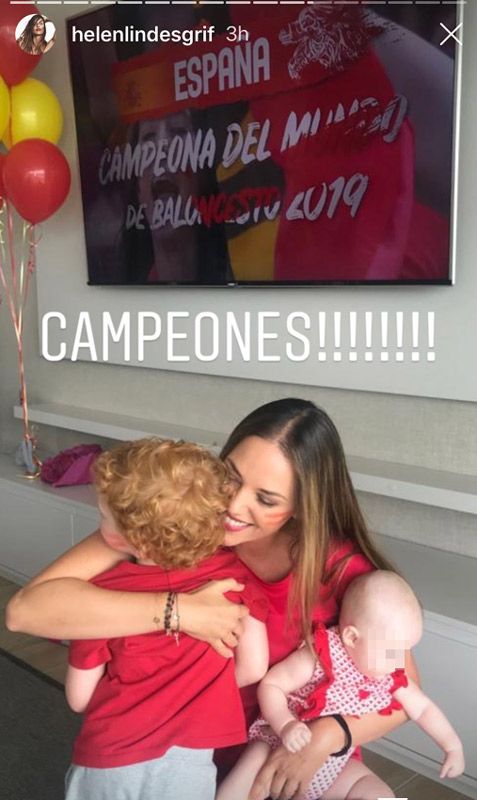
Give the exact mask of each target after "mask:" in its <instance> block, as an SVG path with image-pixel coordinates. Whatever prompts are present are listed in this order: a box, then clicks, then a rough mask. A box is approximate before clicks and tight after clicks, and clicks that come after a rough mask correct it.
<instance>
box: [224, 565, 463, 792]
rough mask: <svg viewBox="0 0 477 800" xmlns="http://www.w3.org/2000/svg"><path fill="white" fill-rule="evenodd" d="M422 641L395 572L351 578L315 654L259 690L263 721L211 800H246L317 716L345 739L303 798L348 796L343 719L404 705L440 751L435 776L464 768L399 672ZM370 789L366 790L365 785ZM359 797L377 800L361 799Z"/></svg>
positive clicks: (439, 722)
mask: <svg viewBox="0 0 477 800" xmlns="http://www.w3.org/2000/svg"><path fill="white" fill-rule="evenodd" d="M421 636H422V612H421V608H420V605H419V603H418V600H417V598H416V597H415V595H414V593H413V592H412V590H411V588H410V587H409V586H408V584H407V583H406V582H405V581H404V580H403V579H402V578H400V577H399V576H398V575H396V574H395V573H393V572H386V571H384V570H376V571H375V572H371V573H369V574H366V575H362V576H360V577H358V578H356V579H355V580H354V581H353V582H352V583H351V584H350V586H349V588H348V590H347V592H346V594H345V596H344V599H343V603H342V606H341V612H340V618H339V624H338V626H336V627H333V628H330V629H328V630H326V629H325V628H324V627H323V626H319V627H317V628H316V630H315V633H314V649H312V648H311V647H309V646H307V645H305V644H304V645H302V646H301V647H300V648H299V649H298V650H296V651H295V652H293V653H292V654H291V655H290V656H288V658H286V659H284V661H281V662H280V663H279V664H276V665H275V666H273V667H272V668H271V669H270V671H269V672H268V673H267V675H266V676H265V678H264V679H263V681H262V682H261V684H260V686H259V688H258V699H259V703H260V709H261V711H262V714H263V719H258V720H256V721H255V722H254V723H253V725H252V726H251V728H250V730H249V741H250V743H249V745H248V746H247V748H246V750H245V752H244V754H243V755H242V756H241V758H240V759H239V761H238V762H237V764H236V765H235V767H234V768H233V770H232V771H231V772H230V773H229V775H228V776H227V777H226V778H225V780H224V781H223V783H222V784H221V786H220V789H219V791H218V794H217V798H216V800H244V798H246V797H247V796H248V794H249V791H250V789H251V787H252V784H253V782H254V779H255V777H256V775H257V773H258V771H259V770H260V768H261V767H262V765H263V764H264V762H265V761H266V759H267V757H268V755H269V753H270V749H275V748H276V747H278V745H279V744H280V743H283V745H284V746H285V747H286V748H287V749H288V750H289V751H290V752H292V753H296V752H298V751H299V750H301V749H302V748H303V747H305V746H306V745H307V744H308V743H309V742H310V740H311V732H310V729H309V728H308V726H307V725H306V722H307V721H311V720H313V719H315V718H316V717H318V716H325V715H337V716H338V719H337V721H338V722H339V723H340V724H342V726H343V729H344V731H345V733H346V736H347V742H346V744H345V747H344V748H343V750H342V751H340V752H339V753H338V754H333V755H332V756H330V757H329V758H328V759H327V761H325V763H324V764H323V766H322V767H321V769H320V770H319V771H318V772H317V773H316V774H315V775H314V777H313V780H312V782H311V784H310V786H309V788H308V791H307V794H306V800H318V798H322V797H323V798H326V792H327V790H328V789H329V787H330V786H331V785H332V784H333V796H334V797H337V796H341V794H340V791H341V790H342V791H343V797H345V796H347V794H348V792H349V791H350V788H351V787H350V786H349V785H348V784H346V783H345V779H344V776H342V778H341V783H342V786H340V773H341V771H342V770H343V767H344V766H345V764H346V762H347V761H348V759H349V757H350V756H351V753H352V752H353V747H352V743H351V737H350V736H349V730H347V725H346V722H345V721H344V720H343V719H342V717H341V715H342V714H350V715H354V716H361V715H362V714H366V713H371V712H373V711H378V712H379V713H384V714H389V713H391V711H392V710H393V709H395V708H401V707H402V708H403V709H404V711H405V712H406V714H407V715H408V716H409V718H410V719H412V720H414V722H417V724H418V725H419V726H420V727H421V728H422V729H423V730H424V731H425V732H426V733H427V734H429V736H431V737H432V738H433V739H434V741H435V742H436V743H437V744H438V745H439V747H441V749H442V750H443V751H444V753H445V759H444V762H443V765H442V769H441V772H440V777H441V778H446V777H448V778H453V777H456V776H457V775H460V774H461V773H462V772H463V770H464V755H463V749H462V743H461V741H460V739H459V737H458V736H457V734H456V732H455V731H454V729H453V728H452V726H451V725H450V723H449V722H448V720H447V719H446V717H445V716H444V714H443V713H442V711H441V710H440V709H439V708H438V707H437V706H436V705H435V703H433V702H432V701H431V700H430V699H429V698H428V697H427V696H426V695H425V694H424V693H423V692H422V691H421V689H420V688H419V687H418V686H417V685H416V684H415V683H414V682H413V681H411V680H410V679H408V678H407V677H406V675H405V672H404V659H405V652H406V650H410V649H411V648H412V647H414V646H415V645H416V644H417V643H418V641H419V640H420V638H421ZM369 790H370V792H371V791H372V789H371V787H369ZM362 800H376V795H375V793H374V794H371V793H370V794H369V797H368V795H367V794H366V796H363V798H362Z"/></svg>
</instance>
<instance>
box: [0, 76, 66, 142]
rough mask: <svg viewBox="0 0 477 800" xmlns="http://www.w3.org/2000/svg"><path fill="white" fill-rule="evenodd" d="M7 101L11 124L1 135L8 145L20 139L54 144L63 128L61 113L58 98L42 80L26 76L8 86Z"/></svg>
mask: <svg viewBox="0 0 477 800" xmlns="http://www.w3.org/2000/svg"><path fill="white" fill-rule="evenodd" d="M0 97H1V96H0ZM10 100H11V125H10V126H8V128H9V129H8V131H7V133H6V135H4V137H3V141H4V143H5V144H6V146H7V147H8V148H10V147H11V146H12V145H13V144H17V142H21V141H22V140H23V139H46V140H47V141H48V142H52V144H56V143H57V141H58V139H59V138H60V136H61V131H62V130H63V112H62V110H61V106H60V103H59V101H58V98H57V97H56V95H55V94H54V93H53V92H52V91H51V89H50V88H49V87H48V86H47V85H46V83H43V82H42V81H37V80H36V78H27V79H26V80H24V81H22V83H18V84H17V85H16V86H12V87H11V90H10ZM0 105H1V103H0ZM0 127H1V125H0ZM10 130H11V137H10Z"/></svg>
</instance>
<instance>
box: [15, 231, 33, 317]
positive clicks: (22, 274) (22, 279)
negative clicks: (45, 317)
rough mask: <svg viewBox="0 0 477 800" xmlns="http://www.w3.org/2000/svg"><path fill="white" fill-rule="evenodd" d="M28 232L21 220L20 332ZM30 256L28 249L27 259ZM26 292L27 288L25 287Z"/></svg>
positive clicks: (23, 302) (23, 303)
mask: <svg viewBox="0 0 477 800" xmlns="http://www.w3.org/2000/svg"><path fill="white" fill-rule="evenodd" d="M27 230H28V223H27V222H25V220H23V230H22V244H21V250H20V281H19V286H20V296H19V302H18V307H17V308H18V327H19V329H20V331H22V332H23V309H24V306H25V297H24V294H23V289H24V285H25V254H26V235H27ZM29 256H30V248H28V257H29ZM26 290H28V287H26Z"/></svg>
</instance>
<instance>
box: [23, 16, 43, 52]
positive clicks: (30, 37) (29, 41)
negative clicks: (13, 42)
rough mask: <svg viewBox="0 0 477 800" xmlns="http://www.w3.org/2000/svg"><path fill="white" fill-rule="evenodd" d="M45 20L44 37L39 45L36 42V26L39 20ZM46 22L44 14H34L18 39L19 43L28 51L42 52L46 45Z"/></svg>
mask: <svg viewBox="0 0 477 800" xmlns="http://www.w3.org/2000/svg"><path fill="white" fill-rule="evenodd" d="M40 19H41V20H43V26H44V27H43V38H42V39H41V41H40V45H39V46H37V45H36V44H35V34H34V28H35V25H36V23H37V22H38V20H40ZM45 37H46V23H45V18H44V16H43V14H33V16H32V18H31V19H29V20H28V22H27V24H26V26H25V30H24V31H23V33H22V35H21V36H20V38H19V40H18V44H19V45H20V47H21V48H22V50H25V52H26V53H31V54H38V53H42V52H43V50H44V49H45V47H46V38H45Z"/></svg>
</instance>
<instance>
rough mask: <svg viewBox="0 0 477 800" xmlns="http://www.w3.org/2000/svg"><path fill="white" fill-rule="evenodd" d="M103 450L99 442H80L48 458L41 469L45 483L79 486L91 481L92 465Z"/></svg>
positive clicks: (41, 475)
mask: <svg viewBox="0 0 477 800" xmlns="http://www.w3.org/2000/svg"><path fill="white" fill-rule="evenodd" d="M101 452H102V448H101V447H100V445H99V444H79V445H77V446H76V447H70V448H69V450H62V451H61V453H58V454H57V455H56V456H53V457H52V458H47V459H46V460H45V461H44V462H43V464H42V466H41V471H40V477H41V479H42V481H45V483H52V484H53V486H79V485H83V484H86V483H91V467H92V465H93V462H94V460H95V459H96V458H97V457H98V456H99V454H100V453H101Z"/></svg>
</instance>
